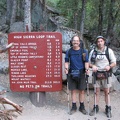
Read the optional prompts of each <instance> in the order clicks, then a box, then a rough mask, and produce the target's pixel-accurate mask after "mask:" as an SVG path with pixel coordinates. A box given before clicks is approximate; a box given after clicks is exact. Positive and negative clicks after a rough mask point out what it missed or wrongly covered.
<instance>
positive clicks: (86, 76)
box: [85, 74, 90, 120]
mask: <svg viewBox="0 0 120 120" xmlns="http://www.w3.org/2000/svg"><path fill="white" fill-rule="evenodd" d="M88 77H89V75H87V74H85V78H86V83H87V98H88V101H87V103H88V120H90V119H89V113H90V110H89V103H90V98H89V82H88Z"/></svg>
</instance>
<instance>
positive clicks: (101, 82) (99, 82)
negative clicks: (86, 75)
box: [92, 77, 112, 88]
mask: <svg viewBox="0 0 120 120" xmlns="http://www.w3.org/2000/svg"><path fill="white" fill-rule="evenodd" d="M111 78H112V77H109V78H108V81H107V79H105V80H96V84H94V79H93V80H92V82H93V86H94V87H97V88H98V87H101V88H110V87H111V86H112V84H111Z"/></svg>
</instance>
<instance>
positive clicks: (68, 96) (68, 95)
mask: <svg viewBox="0 0 120 120" xmlns="http://www.w3.org/2000/svg"><path fill="white" fill-rule="evenodd" d="M67 98H68V101H67V102H68V114H69V115H70V94H69V88H68V74H67ZM68 120H70V118H68Z"/></svg>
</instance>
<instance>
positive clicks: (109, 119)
mask: <svg viewBox="0 0 120 120" xmlns="http://www.w3.org/2000/svg"><path fill="white" fill-rule="evenodd" d="M105 74H106V78H107V84H109V79H108V77H109V76H108V73H107V71H106V72H105ZM109 94H110V91H109V93H108V106H110V95H109ZM108 120H111V118H110V113H109V115H108Z"/></svg>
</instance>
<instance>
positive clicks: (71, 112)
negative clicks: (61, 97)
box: [69, 103, 77, 115]
mask: <svg viewBox="0 0 120 120" xmlns="http://www.w3.org/2000/svg"><path fill="white" fill-rule="evenodd" d="M76 110H77V106H76V103H72V108H71V110H70V112H69V114H70V115H72V114H73V113H75V112H76Z"/></svg>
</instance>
